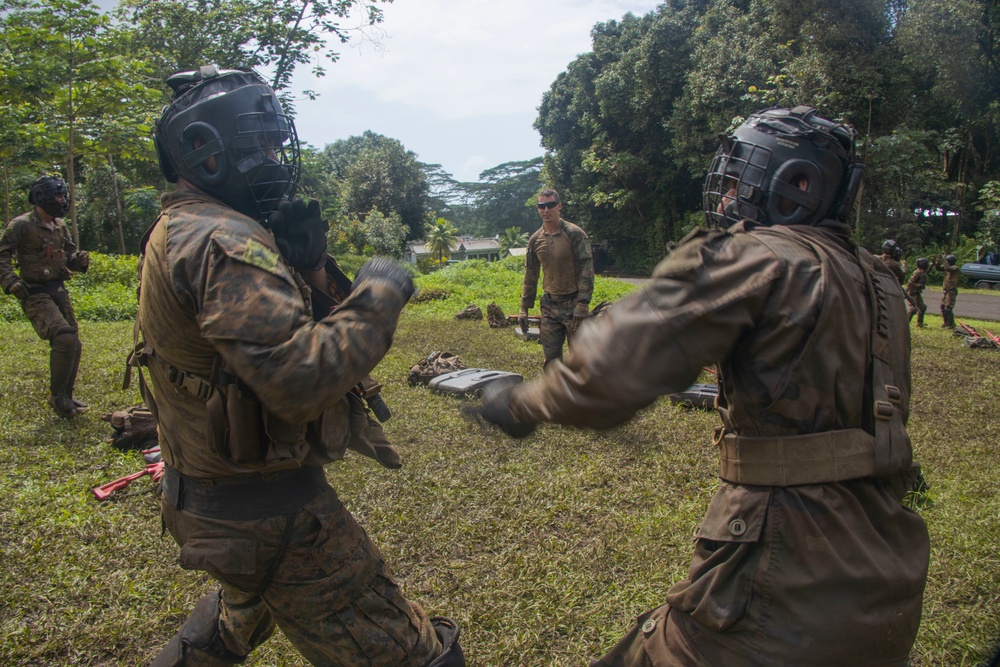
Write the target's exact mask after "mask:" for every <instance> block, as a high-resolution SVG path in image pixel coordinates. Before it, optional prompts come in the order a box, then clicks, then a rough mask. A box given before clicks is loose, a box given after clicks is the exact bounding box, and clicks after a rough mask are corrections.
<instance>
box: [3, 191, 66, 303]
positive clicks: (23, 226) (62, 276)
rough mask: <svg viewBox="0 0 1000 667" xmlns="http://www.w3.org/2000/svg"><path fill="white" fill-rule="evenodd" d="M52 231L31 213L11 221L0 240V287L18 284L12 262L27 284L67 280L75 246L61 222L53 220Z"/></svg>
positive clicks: (35, 213)
mask: <svg viewBox="0 0 1000 667" xmlns="http://www.w3.org/2000/svg"><path fill="white" fill-rule="evenodd" d="M52 222H53V228H52V229H46V228H45V227H43V226H42V222H41V219H40V218H39V217H38V213H37V212H36V211H35V210H34V209H32V210H31V211H29V212H27V213H25V214H23V215H19V216H17V217H16V218H14V219H13V220H11V221H10V224H8V225H7V229H6V230H5V231H4V234H3V238H0V287H2V288H3V289H4V290H6V289H8V288H9V287H10V285H11V284H12V283H15V282H17V280H18V276H17V274H16V273H15V272H14V267H13V260H14V257H15V256H16V257H17V263H18V264H19V265H20V271H21V276H20V279H21V280H23V281H25V282H27V283H36V284H39V283H46V282H49V281H52V280H67V279H68V278H69V277H70V276H71V275H72V274H71V273H70V270H71V269H73V268H74V265H75V261H76V258H77V255H78V253H77V248H76V244H75V243H73V238H72V237H71V236H70V233H69V230H68V229H67V228H66V225H65V224H63V221H62V220H60V219H59V218H55V219H54V220H53V221H52Z"/></svg>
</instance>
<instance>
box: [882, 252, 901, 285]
mask: <svg viewBox="0 0 1000 667" xmlns="http://www.w3.org/2000/svg"><path fill="white" fill-rule="evenodd" d="M875 256H876V257H878V258H879V259H880V260H882V263H883V264H885V266H886V268H887V269H889V271H891V272H892V275H894V276H896V280H898V281H899V284H900V285H902V284H903V283H905V282H906V273H904V272H903V266H902V265H901V264H900V263H899V262H897V261H896V259H895V258H894V257H892V256H890V255H886V254H885V253H882V254H881V255H875Z"/></svg>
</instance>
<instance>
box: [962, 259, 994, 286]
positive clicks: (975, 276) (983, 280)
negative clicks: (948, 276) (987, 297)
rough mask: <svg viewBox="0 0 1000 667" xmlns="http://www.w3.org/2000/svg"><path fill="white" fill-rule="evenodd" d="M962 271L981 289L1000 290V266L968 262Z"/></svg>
mask: <svg viewBox="0 0 1000 667" xmlns="http://www.w3.org/2000/svg"><path fill="white" fill-rule="evenodd" d="M961 271H962V275H963V276H965V277H966V278H968V279H969V280H970V281H971V282H972V283H973V284H974V285H975V286H976V287H977V288H979V289H995V290H1000V266H997V265H995V264H979V263H976V262H968V263H966V264H963V265H962V268H961Z"/></svg>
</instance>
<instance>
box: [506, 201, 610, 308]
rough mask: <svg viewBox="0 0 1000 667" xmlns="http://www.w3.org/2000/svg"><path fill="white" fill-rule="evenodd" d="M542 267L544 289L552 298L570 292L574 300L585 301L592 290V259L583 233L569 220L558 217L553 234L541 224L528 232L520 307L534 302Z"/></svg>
mask: <svg viewBox="0 0 1000 667" xmlns="http://www.w3.org/2000/svg"><path fill="white" fill-rule="evenodd" d="M542 271H544V277H543V280H542V283H543V284H542V287H543V291H544V292H545V293H548V294H551V295H552V296H554V297H556V298H568V297H571V296H574V297H575V298H576V301H578V302H580V303H586V304H589V303H590V299H591V297H592V296H593V294H594V260H593V257H592V255H591V250H590V239H589V238H587V233H586V232H584V231H583V230H582V229H580V228H579V227H577V226H576V225H574V224H573V223H571V222H567V221H566V220H560V221H559V232H557V233H556V234H548V233H546V231H545V228H544V227H541V228H539V229H538V230H537V231H536V232H535V233H534V234H532V235H531V237H530V238H529V239H528V249H527V252H526V254H525V261H524V283H523V286H522V288H521V307H522V308H523V309H525V310H531V309H532V308H533V307H534V305H535V297H536V296H537V294H538V278H539V276H540V275H541V274H542Z"/></svg>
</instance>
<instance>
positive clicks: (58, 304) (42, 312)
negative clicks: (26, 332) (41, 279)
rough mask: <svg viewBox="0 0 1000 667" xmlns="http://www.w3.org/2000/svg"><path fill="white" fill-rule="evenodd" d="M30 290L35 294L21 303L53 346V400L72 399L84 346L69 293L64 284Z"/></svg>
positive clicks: (57, 283)
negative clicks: (60, 397)
mask: <svg viewBox="0 0 1000 667" xmlns="http://www.w3.org/2000/svg"><path fill="white" fill-rule="evenodd" d="M30 289H31V294H30V295H29V296H28V297H27V298H26V299H24V300H22V301H21V309H22V310H23V311H24V314H25V316H26V317H27V318H28V321H29V322H31V326H32V327H34V329H35V333H37V334H38V337H39V338H41V339H42V340H47V341H49V344H50V345H51V346H52V350H51V352H50V353H49V371H50V382H49V390H50V392H51V394H52V395H53V396H58V395H60V394H65V395H67V396H72V395H73V388H74V386H75V384H76V373H77V370H78V369H79V367H80V354H81V352H82V349H83V346H82V344H81V343H80V336H79V333H78V327H77V322H76V314H75V313H74V312H73V304H72V303H70V300H69V292H67V291H66V287H65V286H64V285H63V284H62V283H61V282H52V283H46V284H43V285H41V286H39V287H32V288H30Z"/></svg>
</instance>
